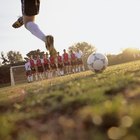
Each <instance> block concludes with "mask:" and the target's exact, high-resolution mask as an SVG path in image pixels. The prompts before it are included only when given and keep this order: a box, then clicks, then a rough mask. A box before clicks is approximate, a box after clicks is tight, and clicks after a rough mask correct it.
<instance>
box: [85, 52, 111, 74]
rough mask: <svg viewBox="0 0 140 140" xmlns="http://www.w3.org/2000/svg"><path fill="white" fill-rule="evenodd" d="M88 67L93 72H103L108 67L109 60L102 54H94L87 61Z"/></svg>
mask: <svg viewBox="0 0 140 140" xmlns="http://www.w3.org/2000/svg"><path fill="white" fill-rule="evenodd" d="M87 65H88V68H89V69H90V70H91V71H93V72H102V71H103V70H105V69H106V67H107V66H108V59H107V57H106V56H105V55H103V54H101V53H92V54H91V55H89V57H88V59H87Z"/></svg>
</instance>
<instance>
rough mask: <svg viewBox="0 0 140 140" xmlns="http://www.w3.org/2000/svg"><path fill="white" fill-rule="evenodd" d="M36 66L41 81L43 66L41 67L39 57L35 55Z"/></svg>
mask: <svg viewBox="0 0 140 140" xmlns="http://www.w3.org/2000/svg"><path fill="white" fill-rule="evenodd" d="M36 65H37V72H38V76H39V78H40V80H42V79H43V72H44V71H43V65H42V62H41V58H40V55H37V59H36Z"/></svg>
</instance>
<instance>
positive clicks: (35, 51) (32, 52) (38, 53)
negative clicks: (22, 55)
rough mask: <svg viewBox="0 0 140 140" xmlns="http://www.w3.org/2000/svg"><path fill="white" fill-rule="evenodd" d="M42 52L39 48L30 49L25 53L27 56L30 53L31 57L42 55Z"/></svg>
mask: <svg viewBox="0 0 140 140" xmlns="http://www.w3.org/2000/svg"><path fill="white" fill-rule="evenodd" d="M43 54H44V52H41V51H40V50H39V49H37V50H33V51H30V52H29V53H28V54H26V55H27V57H30V56H31V55H32V56H33V58H35V57H36V56H37V55H40V56H41V57H42V56H43Z"/></svg>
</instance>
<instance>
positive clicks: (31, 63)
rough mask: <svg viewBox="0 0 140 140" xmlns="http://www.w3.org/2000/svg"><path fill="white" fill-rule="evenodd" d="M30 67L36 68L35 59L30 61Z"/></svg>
mask: <svg viewBox="0 0 140 140" xmlns="http://www.w3.org/2000/svg"><path fill="white" fill-rule="evenodd" d="M30 65H31V67H35V62H34V60H33V59H30Z"/></svg>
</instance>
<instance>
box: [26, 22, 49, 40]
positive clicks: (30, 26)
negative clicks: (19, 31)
mask: <svg viewBox="0 0 140 140" xmlns="http://www.w3.org/2000/svg"><path fill="white" fill-rule="evenodd" d="M26 29H27V30H29V31H30V32H31V33H32V34H33V35H34V36H36V37H37V38H39V39H41V40H42V41H44V42H45V41H46V36H45V34H44V33H43V32H42V31H41V30H40V29H39V27H38V25H37V24H35V23H34V22H32V21H30V22H28V23H27V24H26Z"/></svg>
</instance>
